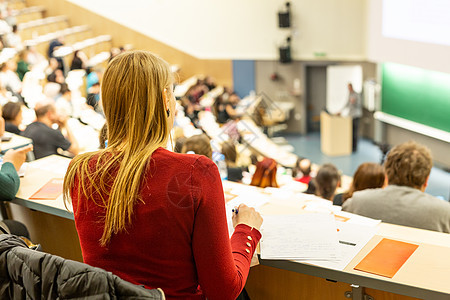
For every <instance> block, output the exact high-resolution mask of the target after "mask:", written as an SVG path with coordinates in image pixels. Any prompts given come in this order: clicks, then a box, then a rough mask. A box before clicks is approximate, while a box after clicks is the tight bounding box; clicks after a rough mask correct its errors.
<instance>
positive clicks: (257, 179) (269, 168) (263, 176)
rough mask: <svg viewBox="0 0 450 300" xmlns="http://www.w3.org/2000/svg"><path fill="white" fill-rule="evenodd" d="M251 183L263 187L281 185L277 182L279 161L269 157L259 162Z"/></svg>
mask: <svg viewBox="0 0 450 300" xmlns="http://www.w3.org/2000/svg"><path fill="white" fill-rule="evenodd" d="M250 185H253V186H257V187H261V188H265V187H279V186H278V183H277V162H276V161H275V160H273V159H272V158H267V157H266V158H264V159H263V160H262V161H260V162H258V164H257V165H256V171H255V174H253V177H252V182H251V183H250Z"/></svg>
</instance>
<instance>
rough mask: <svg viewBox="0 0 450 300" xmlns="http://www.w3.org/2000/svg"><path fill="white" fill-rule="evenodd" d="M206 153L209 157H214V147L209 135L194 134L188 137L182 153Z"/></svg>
mask: <svg viewBox="0 0 450 300" xmlns="http://www.w3.org/2000/svg"><path fill="white" fill-rule="evenodd" d="M190 152H193V153H194V154H198V155H204V156H206V157H207V158H209V159H212V148H211V143H210V140H209V137H208V136H206V135H205V134H199V135H193V136H191V137H190V138H187V139H186V140H185V141H184V143H183V147H182V148H181V153H190Z"/></svg>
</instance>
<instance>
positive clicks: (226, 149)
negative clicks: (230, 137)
mask: <svg viewBox="0 0 450 300" xmlns="http://www.w3.org/2000/svg"><path fill="white" fill-rule="evenodd" d="M222 154H223V155H224V156H225V163H226V164H227V174H228V175H227V180H228V181H234V182H241V181H242V178H243V175H242V172H244V171H246V170H248V169H247V168H243V167H238V166H237V165H236V161H237V157H238V153H237V151H236V145H234V144H233V143H232V142H224V143H223V144H222Z"/></svg>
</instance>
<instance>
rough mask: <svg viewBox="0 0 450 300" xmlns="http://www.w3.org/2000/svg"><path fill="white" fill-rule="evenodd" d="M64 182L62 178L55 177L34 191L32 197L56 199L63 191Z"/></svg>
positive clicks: (36, 198) (35, 198)
mask: <svg viewBox="0 0 450 300" xmlns="http://www.w3.org/2000/svg"><path fill="white" fill-rule="evenodd" d="M63 182H64V180H63V179H61V178H54V179H52V180H50V181H49V182H47V183H46V184H45V185H44V186H43V187H41V188H40V189H39V190H38V191H37V192H36V193H34V194H33V195H32V196H31V197H30V199H34V200H56V198H58V197H59V196H60V195H61V194H62V191H63Z"/></svg>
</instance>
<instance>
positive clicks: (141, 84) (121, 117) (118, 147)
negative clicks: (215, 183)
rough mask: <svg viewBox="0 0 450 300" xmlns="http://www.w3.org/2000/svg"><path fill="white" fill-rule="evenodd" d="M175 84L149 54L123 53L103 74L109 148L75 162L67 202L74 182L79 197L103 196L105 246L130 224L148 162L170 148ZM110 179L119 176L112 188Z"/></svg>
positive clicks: (68, 176)
mask: <svg viewBox="0 0 450 300" xmlns="http://www.w3.org/2000/svg"><path fill="white" fill-rule="evenodd" d="M172 83H173V76H172V74H171V72H170V68H169V65H168V64H167V63H166V62H165V61H164V60H162V59H161V58H159V57H157V56H155V55H154V54H152V53H150V52H147V51H132V52H125V53H123V54H120V55H118V56H117V57H116V58H114V59H113V60H112V61H111V62H110V64H109V65H108V67H107V69H106V71H105V74H104V76H103V82H102V91H101V95H102V106H103V111H104V113H105V117H106V123H107V126H108V147H107V148H106V149H104V150H99V151H96V152H90V153H85V154H82V155H78V156H77V157H75V158H74V159H73V161H72V163H71V165H70V167H69V169H68V170H67V173H66V176H65V178H64V201H65V202H66V203H68V202H70V201H71V199H70V198H71V191H72V189H73V188H74V184H75V179H76V178H77V179H78V194H79V195H81V193H82V195H84V197H85V198H86V199H87V201H95V200H94V198H93V197H92V196H93V195H94V194H97V195H99V196H100V199H101V203H97V202H95V204H96V205H99V206H101V207H104V208H105V209H106V214H105V216H104V220H103V221H104V223H105V226H104V230H103V235H102V237H101V239H100V244H101V245H102V246H106V244H107V243H108V242H109V241H110V239H111V236H112V235H113V234H117V233H119V232H122V231H126V229H127V226H128V225H130V224H131V220H132V215H133V208H134V205H135V204H136V202H137V201H141V199H140V198H139V189H140V185H141V182H142V177H143V174H144V172H145V171H146V168H147V166H148V165H149V163H150V157H151V155H152V153H153V152H154V151H155V150H156V149H157V148H158V147H161V146H162V147H165V146H166V145H167V141H168V138H169V133H170V128H169V125H168V118H167V112H166V109H165V105H164V97H163V93H164V90H165V89H167V90H169V86H170V85H171V84H172ZM93 157H95V159H94V160H93V161H96V163H92V161H91V159H92V158H93ZM90 162H91V163H90ZM92 168H94V170H93V171H92ZM111 174H116V175H115V178H114V182H113V184H112V186H111V184H110V178H111ZM103 195H106V196H105V197H103ZM80 205H81V201H78V207H79V206H80Z"/></svg>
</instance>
